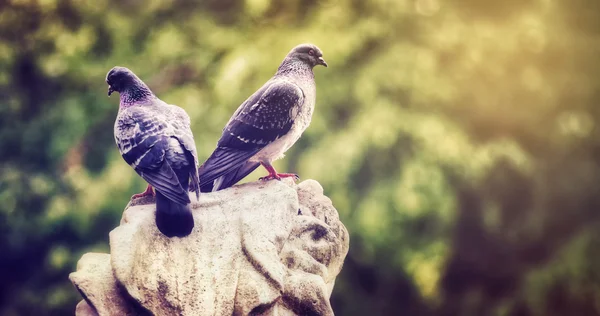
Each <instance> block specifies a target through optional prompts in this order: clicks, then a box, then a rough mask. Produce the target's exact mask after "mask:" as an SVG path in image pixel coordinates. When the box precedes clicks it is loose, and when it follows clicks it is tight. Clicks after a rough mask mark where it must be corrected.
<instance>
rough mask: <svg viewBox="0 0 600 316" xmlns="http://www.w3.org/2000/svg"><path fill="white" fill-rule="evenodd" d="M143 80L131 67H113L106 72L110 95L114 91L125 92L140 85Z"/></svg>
mask: <svg viewBox="0 0 600 316" xmlns="http://www.w3.org/2000/svg"><path fill="white" fill-rule="evenodd" d="M140 82H141V80H140V79H139V78H138V77H137V76H136V75H135V74H134V73H133V72H132V71H131V70H129V69H127V68H125V67H119V66H117V67H113V69H111V70H110V71H109V72H108V74H106V83H107V84H108V96H110V95H111V94H112V93H113V92H115V91H116V92H119V93H123V92H124V91H125V90H127V89H129V88H131V87H134V86H137V85H139V83H140Z"/></svg>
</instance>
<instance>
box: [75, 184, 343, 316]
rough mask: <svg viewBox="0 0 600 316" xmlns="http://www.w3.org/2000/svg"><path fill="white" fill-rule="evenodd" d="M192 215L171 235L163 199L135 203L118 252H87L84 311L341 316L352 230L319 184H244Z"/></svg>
mask: <svg viewBox="0 0 600 316" xmlns="http://www.w3.org/2000/svg"><path fill="white" fill-rule="evenodd" d="M190 198H191V199H192V201H195V196H193V195H190ZM192 209H193V212H194V220H195V223H196V225H195V228H194V230H193V231H192V234H191V235H189V236H187V237H185V238H177V237H175V238H167V237H165V236H163V235H162V234H161V233H160V232H159V231H158V229H157V228H156V225H155V223H154V213H155V207H154V201H153V200H151V199H150V198H148V199H146V200H143V199H141V200H135V201H132V202H131V203H130V204H129V205H128V206H127V208H126V209H125V212H124V213H123V218H122V220H121V224H120V226H119V227H117V228H115V229H114V230H113V231H112V232H110V251H111V253H110V255H109V254H95V253H88V254H85V255H84V256H83V257H82V258H81V260H80V261H79V263H78V266H77V271H76V272H73V273H72V274H71V275H70V279H71V281H72V282H73V284H74V285H75V287H76V288H77V289H78V290H79V291H80V292H81V294H82V296H83V298H84V300H83V301H81V302H80V303H79V305H77V308H76V314H77V315H152V314H153V315H333V311H332V309H331V305H330V303H329V297H330V296H331V291H332V290H333V286H334V282H335V278H336V276H337V275H338V273H339V272H340V270H341V268H342V263H343V261H344V258H345V256H346V254H347V252H348V242H349V240H348V232H347V230H346V228H345V227H344V225H343V224H342V223H341V222H340V220H339V217H338V213H337V211H336V210H335V208H334V207H333V205H332V204H331V200H330V199H329V198H327V197H326V196H324V195H323V188H322V187H321V186H320V185H319V184H318V183H317V182H316V181H314V180H307V181H304V182H302V183H300V184H298V185H296V184H293V183H291V181H286V180H284V181H268V182H260V181H259V182H253V183H248V184H244V185H239V186H234V187H233V188H230V189H226V190H222V191H219V192H215V193H205V194H202V195H201V196H200V201H198V202H192Z"/></svg>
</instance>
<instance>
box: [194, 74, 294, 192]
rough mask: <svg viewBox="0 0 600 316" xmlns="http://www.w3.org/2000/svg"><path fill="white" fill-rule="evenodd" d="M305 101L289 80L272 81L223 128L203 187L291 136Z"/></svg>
mask: <svg viewBox="0 0 600 316" xmlns="http://www.w3.org/2000/svg"><path fill="white" fill-rule="evenodd" d="M303 100H304V94H303V92H302V90H301V89H300V87H298V86H297V85H296V84H293V83H291V82H288V81H275V82H269V83H267V84H266V85H265V86H264V87H263V88H261V89H260V90H258V91H257V92H256V93H255V94H253V95H252V96H251V97H250V98H248V100H246V101H245V102H244V103H243V104H242V105H241V106H240V107H239V108H238V109H237V111H236V112H235V114H234V115H233V116H232V118H231V119H230V120H229V123H227V125H226V126H225V128H224V129H223V134H222V136H221V139H219V142H218V143H217V149H216V150H215V152H213V154H212V155H211V156H210V157H209V159H208V160H207V161H206V162H205V163H204V164H203V165H202V166H201V167H200V184H201V186H203V185H205V184H208V183H212V181H214V180H215V179H217V178H218V177H220V176H222V175H225V174H227V173H229V172H230V171H234V170H236V168H237V167H239V166H240V165H241V164H243V163H244V162H246V161H247V160H248V159H250V158H251V157H252V156H254V155H255V154H256V153H258V152H259V151H260V150H261V149H263V148H265V147H266V146H267V145H269V144H270V143H272V142H273V141H275V140H277V139H278V138H280V137H281V136H283V135H285V134H287V133H288V132H289V131H290V129H291V127H292V124H293V123H294V119H295V117H296V115H297V114H298V111H299V109H300V107H301V106H302V103H303Z"/></svg>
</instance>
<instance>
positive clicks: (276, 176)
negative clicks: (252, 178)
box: [258, 173, 300, 181]
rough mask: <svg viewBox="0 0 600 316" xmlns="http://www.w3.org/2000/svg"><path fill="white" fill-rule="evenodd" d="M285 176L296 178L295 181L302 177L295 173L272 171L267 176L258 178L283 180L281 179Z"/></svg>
mask: <svg viewBox="0 0 600 316" xmlns="http://www.w3.org/2000/svg"><path fill="white" fill-rule="evenodd" d="M283 178H294V181H297V180H299V179H300V177H299V176H298V175H297V174H295V173H272V174H269V175H268V176H266V177H260V178H258V180H262V181H268V180H273V179H277V180H279V181H281V179H283Z"/></svg>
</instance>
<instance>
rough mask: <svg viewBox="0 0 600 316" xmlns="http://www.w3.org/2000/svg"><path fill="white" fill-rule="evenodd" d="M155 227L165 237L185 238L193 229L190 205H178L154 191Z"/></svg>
mask: <svg viewBox="0 0 600 316" xmlns="http://www.w3.org/2000/svg"><path fill="white" fill-rule="evenodd" d="M156 227H158V230H159V231H160V232H161V233H163V235H165V236H167V237H185V236H187V235H189V234H190V233H191V232H192V229H193V228H194V216H193V214H192V210H191V209H190V204H189V203H188V204H179V203H177V202H173V201H171V200H169V199H168V198H167V197H165V196H164V195H162V194H161V193H160V192H159V191H158V190H157V191H156Z"/></svg>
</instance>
